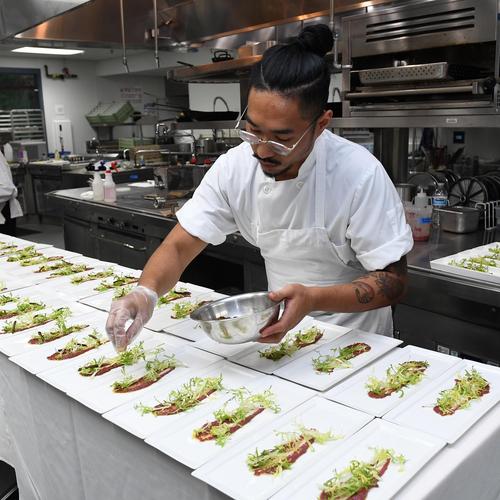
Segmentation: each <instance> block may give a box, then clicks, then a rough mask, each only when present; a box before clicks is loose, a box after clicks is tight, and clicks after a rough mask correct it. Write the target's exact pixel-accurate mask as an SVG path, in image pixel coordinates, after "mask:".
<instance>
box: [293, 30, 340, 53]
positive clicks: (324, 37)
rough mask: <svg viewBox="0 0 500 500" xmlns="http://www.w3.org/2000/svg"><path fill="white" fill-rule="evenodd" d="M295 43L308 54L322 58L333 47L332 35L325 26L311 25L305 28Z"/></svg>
mask: <svg viewBox="0 0 500 500" xmlns="http://www.w3.org/2000/svg"><path fill="white" fill-rule="evenodd" d="M296 41H297V42H298V43H299V44H300V45H301V46H302V47H303V48H304V49H305V50H308V51H309V52H314V53H315V54H317V55H318V56H320V57H324V56H325V55H326V54H327V53H328V52H330V50H332V47H333V34H332V32H331V30H330V28H329V27H328V26H327V25H326V24H313V25H311V26H307V27H305V28H304V29H303V30H302V31H301V32H300V34H299V36H298V37H297V38H296Z"/></svg>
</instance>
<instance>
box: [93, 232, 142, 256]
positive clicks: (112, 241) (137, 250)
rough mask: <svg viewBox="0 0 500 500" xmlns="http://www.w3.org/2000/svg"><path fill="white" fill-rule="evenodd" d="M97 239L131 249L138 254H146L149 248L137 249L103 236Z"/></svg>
mask: <svg viewBox="0 0 500 500" xmlns="http://www.w3.org/2000/svg"><path fill="white" fill-rule="evenodd" d="M97 237H98V238H99V239H100V240H103V241H109V242H110V243H114V244H115V245H119V246H122V247H125V248H129V249H130V250H135V251H136V252H145V251H146V250H147V249H148V247H135V246H134V245H131V244H130V243H124V242H123V241H117V240H112V239H110V238H105V237H104V236H103V235H100V234H98V235H97Z"/></svg>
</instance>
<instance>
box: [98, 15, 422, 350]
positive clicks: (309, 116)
mask: <svg viewBox="0 0 500 500" xmlns="http://www.w3.org/2000/svg"><path fill="white" fill-rule="evenodd" d="M332 45H333V37H332V33H331V31H330V29H329V28H328V26H326V25H324V24H317V25H311V26H308V27H306V28H305V29H304V30H303V31H302V32H301V33H300V34H299V35H298V36H297V37H296V38H294V39H292V40H290V41H289V42H288V43H286V44H280V45H275V46H273V47H271V48H269V49H268V50H267V51H266V52H265V53H264V55H263V57H262V59H261V61H260V62H258V63H256V64H255V65H254V66H253V68H252V72H251V75H250V90H249V94H248V105H247V107H246V109H245V110H244V111H243V113H242V114H241V116H240V119H239V120H238V123H237V125H236V128H238V130H239V134H240V137H241V138H242V139H243V143H242V144H240V145H239V146H237V147H235V148H233V149H231V150H230V151H229V152H228V153H227V154H225V155H222V156H221V157H220V158H219V159H218V160H217V161H216V162H215V163H214V165H213V167H212V168H211V169H210V170H209V171H208V173H207V174H206V176H205V177H204V178H203V181H202V182H201V184H200V186H199V187H198V189H197V190H196V192H195V193H194V196H193V198H192V199H191V200H189V201H188V202H187V203H186V204H185V205H184V206H183V208H182V209H181V210H179V211H178V212H177V218H178V224H177V225H176V226H175V228H174V229H173V230H172V231H171V232H170V234H169V235H168V236H167V238H165V241H164V242H163V243H162V245H161V246H160V247H159V248H158V249H157V250H156V252H155V253H154V254H153V256H152V257H151V259H150V260H149V261H148V263H147V264H146V267H145V269H144V272H143V274H142V276H141V279H140V282H139V286H138V287H137V288H136V289H134V290H133V291H132V292H131V293H130V294H129V295H128V296H126V297H124V298H123V299H121V300H118V301H116V302H114V303H113V306H112V309H111V312H110V316H109V318H108V323H107V326H106V328H107V331H108V334H109V336H110V338H111V339H112V341H113V343H114V345H115V347H116V348H117V349H119V350H122V349H124V348H125V347H126V346H127V345H128V344H129V343H130V342H131V341H132V340H133V338H134V337H135V336H136V335H137V334H138V333H139V331H140V329H141V328H142V326H143V325H144V324H145V323H146V322H147V321H148V320H149V318H150V317H151V315H152V313H153V309H154V306H155V304H156V301H157V298H158V295H160V294H163V293H165V292H166V291H167V290H169V289H170V288H172V287H173V286H174V285H175V283H176V282H177V281H178V279H179V277H180V275H181V274H182V272H183V271H184V269H185V268H186V267H187V265H188V264H189V263H190V262H191V260H192V259H194V258H195V257H196V256H197V255H198V254H199V253H200V252H201V251H202V250H203V249H204V248H205V247H206V246H207V244H208V243H211V244H213V245H218V244H221V243H223V242H224V240H225V238H226V236H227V235H228V234H231V233H234V232H235V231H239V232H240V233H241V234H242V236H243V237H244V238H245V239H246V240H247V241H249V242H250V243H252V244H253V245H255V246H257V247H258V248H259V249H260V251H261V253H262V256H263V257H264V260H265V264H266V273H267V278H268V283H269V290H271V292H270V298H271V299H273V300H275V301H280V300H283V299H284V300H285V305H286V307H285V310H284V313H283V315H282V317H281V319H280V320H279V321H278V322H276V323H274V324H273V325H271V326H269V327H267V328H265V329H264V330H263V331H262V332H261V341H262V342H277V341H279V340H280V339H281V338H282V337H283V335H284V334H285V333H286V332H287V331H289V330H290V329H291V328H293V327H294V326H296V325H297V324H298V323H299V322H300V321H301V320H302V318H303V317H304V316H305V315H308V314H311V315H313V316H317V317H318V318H319V319H321V320H324V321H329V322H332V323H335V324H339V325H344V326H348V327H351V328H359V329H362V330H365V331H369V332H374V333H380V334H383V335H389V336H391V335H392V315H391V307H390V306H391V305H394V304H396V303H397V302H398V301H399V300H400V299H401V297H402V296H403V294H404V292H405V289H406V283H407V271H406V259H405V255H406V254H407V253H408V252H409V251H410V250H411V248H412V245H413V239H412V236H411V230H410V228H409V226H408V225H407V224H406V221H405V217H404V211H403V207H402V204H401V201H400V200H399V197H398V195H397V192H396V190H395V188H394V186H393V184H392V182H391V181H390V179H389V177H388V176H387V174H386V172H385V170H384V168H383V167H382V165H381V164H380V163H379V162H378V160H377V159H376V158H375V157H374V156H372V155H371V154H370V153H369V152H368V151H367V150H366V149H364V148H363V147H361V146H359V145H357V144H354V143H352V142H350V141H348V140H346V139H343V138H341V137H338V136H336V135H334V134H332V133H331V132H330V131H328V130H327V126H328V124H329V121H330V119H331V117H332V112H331V111H330V110H327V109H326V104H327V101H328V92H329V85H330V69H329V66H328V64H327V63H326V61H325V59H324V56H325V54H326V53H327V52H329V51H330V50H331V49H332ZM243 118H245V119H246V127H245V128H244V129H242V128H240V122H241V120H242V119H243ZM130 319H133V320H134V321H133V323H132V325H131V326H130V327H129V328H128V330H125V323H126V322H127V321H128V320H130Z"/></svg>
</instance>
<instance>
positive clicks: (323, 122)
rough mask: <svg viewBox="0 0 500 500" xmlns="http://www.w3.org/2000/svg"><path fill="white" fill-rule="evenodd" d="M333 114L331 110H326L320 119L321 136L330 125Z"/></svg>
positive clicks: (319, 129) (319, 130)
mask: <svg viewBox="0 0 500 500" xmlns="http://www.w3.org/2000/svg"><path fill="white" fill-rule="evenodd" d="M332 116H333V112H332V110H331V109H325V111H324V112H323V114H322V115H321V116H320V117H319V119H318V132H319V134H321V132H323V130H325V128H326V127H328V124H329V123H330V120H331V119H332Z"/></svg>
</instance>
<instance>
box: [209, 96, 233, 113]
mask: <svg viewBox="0 0 500 500" xmlns="http://www.w3.org/2000/svg"><path fill="white" fill-rule="evenodd" d="M217 101H221V102H223V103H224V105H225V106H226V110H227V111H229V106H228V104H227V101H226V100H225V99H224V98H223V97H221V96H220V95H218V96H216V97H214V102H213V103H212V107H213V111H215V104H216V103H217Z"/></svg>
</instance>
